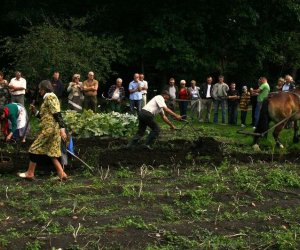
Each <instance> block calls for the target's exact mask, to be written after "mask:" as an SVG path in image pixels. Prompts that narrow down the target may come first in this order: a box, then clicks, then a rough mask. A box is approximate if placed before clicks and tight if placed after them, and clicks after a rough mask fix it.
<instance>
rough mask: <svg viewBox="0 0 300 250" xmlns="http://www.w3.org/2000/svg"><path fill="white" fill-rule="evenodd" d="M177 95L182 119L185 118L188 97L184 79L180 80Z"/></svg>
mask: <svg viewBox="0 0 300 250" xmlns="http://www.w3.org/2000/svg"><path fill="white" fill-rule="evenodd" d="M178 97H179V110H180V115H181V116H182V119H186V114H187V107H188V101H187V100H188V99H189V92H188V89H187V87H186V81H185V80H181V81H180V87H179V91H178Z"/></svg>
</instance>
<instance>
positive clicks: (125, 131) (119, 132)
mask: <svg viewBox="0 0 300 250" xmlns="http://www.w3.org/2000/svg"><path fill="white" fill-rule="evenodd" d="M63 117H64V121H65V122H66V125H67V128H68V129H69V131H72V133H73V135H75V136H77V137H80V138H88V137H92V136H105V135H107V136H112V137H122V136H130V135H132V134H133V133H134V132H135V131H136V127H137V118H136V117H135V116H134V115H130V114H127V113H126V114H120V113H118V112H111V113H101V114H100V113H93V111H91V110H85V111H84V112H83V113H76V112H73V111H66V112H64V113H63Z"/></svg>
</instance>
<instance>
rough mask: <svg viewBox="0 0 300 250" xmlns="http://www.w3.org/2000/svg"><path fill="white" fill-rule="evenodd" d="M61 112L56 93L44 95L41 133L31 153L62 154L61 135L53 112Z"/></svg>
mask: <svg viewBox="0 0 300 250" xmlns="http://www.w3.org/2000/svg"><path fill="white" fill-rule="evenodd" d="M58 112H60V103H59V100H58V98H57V96H56V95H55V94H54V93H47V94H45V95H44V102H43V104H42V105H41V109H40V116H41V123H40V133H39V134H38V137H37V138H36V140H35V141H34V142H33V144H32V145H31V147H30V149H29V153H32V154H38V155H48V156H49V157H60V156H61V146H60V145H61V137H60V129H59V125H58V123H57V122H56V121H55V119H54V117H53V114H55V113H58Z"/></svg>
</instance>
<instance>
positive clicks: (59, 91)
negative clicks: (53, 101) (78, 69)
mask: <svg viewBox="0 0 300 250" xmlns="http://www.w3.org/2000/svg"><path fill="white" fill-rule="evenodd" d="M51 84H52V87H53V92H54V94H55V95H56V96H57V98H58V100H59V102H60V104H61V103H62V95H63V90H64V85H63V83H62V81H61V80H60V79H59V72H58V71H54V72H53V76H52V79H51Z"/></svg>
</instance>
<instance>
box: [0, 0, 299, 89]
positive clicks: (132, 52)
mask: <svg viewBox="0 0 300 250" xmlns="http://www.w3.org/2000/svg"><path fill="white" fill-rule="evenodd" d="M2 2H3V4H2V15H1V16H0V30H1V32H2V37H3V38H4V40H2V42H1V45H2V52H9V53H2V58H1V65H0V67H1V68H2V69H3V70H4V71H5V72H9V71H10V70H14V69H17V68H18V69H23V70H24V71H26V74H30V75H31V76H32V78H33V79H34V78H39V77H43V76H44V75H47V74H48V75H49V74H50V71H52V70H53V69H58V70H61V71H64V72H65V75H66V76H67V75H69V77H71V75H72V74H73V73H75V72H81V73H82V74H84V72H85V71H88V70H90V69H93V70H94V71H95V72H97V73H98V75H99V79H100V80H104V81H105V80H108V79H110V78H112V77H115V76H117V75H118V76H121V77H124V78H125V79H126V77H128V78H129V79H130V78H131V76H132V74H133V73H134V72H135V71H137V72H144V73H145V74H146V76H147V79H148V80H149V81H150V82H153V84H155V85H156V86H157V87H161V86H162V85H163V84H165V83H166V80H167V78H168V77H170V76H174V77H176V78H185V79H187V80H191V79H196V80H197V81H199V82H201V81H203V80H204V78H205V76H207V75H208V74H212V75H213V76H217V74H224V75H225V77H226V78H227V79H228V81H235V82H237V83H243V84H251V83H253V82H255V81H256V79H257V78H258V77H259V76H260V75H265V76H267V77H269V78H270V79H271V81H275V80H276V78H278V77H279V76H281V75H283V74H286V73H289V74H292V75H293V76H295V77H296V76H297V71H298V68H299V59H300V50H299V46H300V45H299V44H300V43H299V38H300V2H299V1H297V0H271V1H270V0H261V1H252V0H228V1H223V0H215V1H208V0H199V1H192V0H188V1H170V0H166V1H160V2H158V1H145V0H141V1H132V0H127V1H105V0H99V1H93V0H87V1H85V4H83V3H82V1H78V0H72V1H71V0H65V1H58V0H48V1H44V0H41V1H38V2H36V1H21V0H10V1H8V0H4V1H2ZM49 20H50V21H49ZM83 20H84V21H83ZM125 75H126V76H125ZM178 80H179V79H178Z"/></svg>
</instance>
